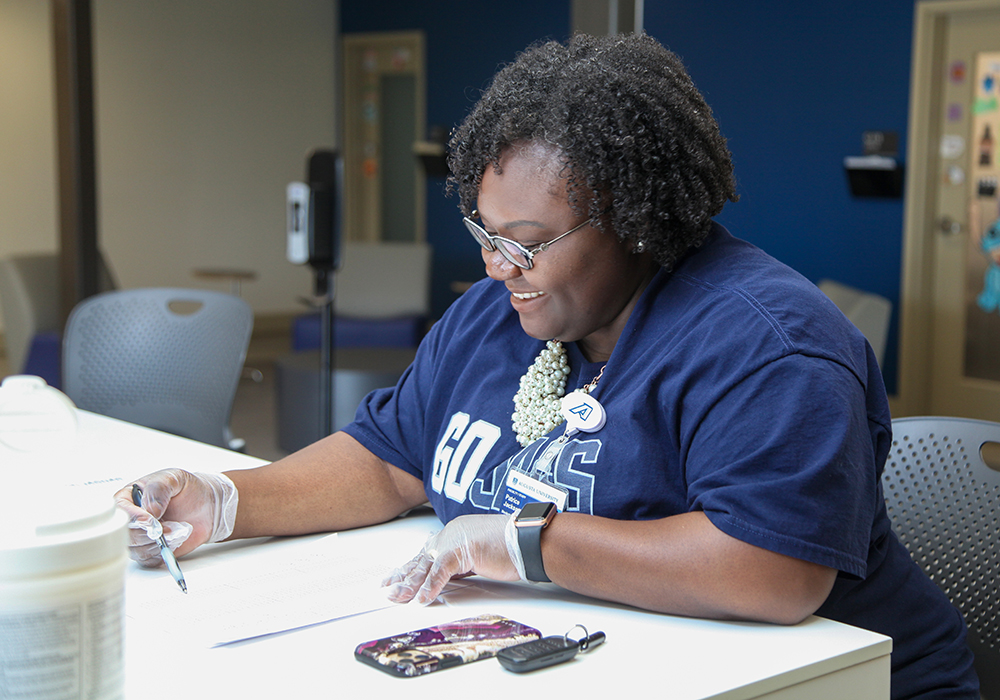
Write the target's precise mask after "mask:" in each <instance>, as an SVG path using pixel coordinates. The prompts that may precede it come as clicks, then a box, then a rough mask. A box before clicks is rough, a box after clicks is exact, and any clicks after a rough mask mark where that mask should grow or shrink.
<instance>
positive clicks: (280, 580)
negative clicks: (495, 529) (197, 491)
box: [126, 535, 393, 646]
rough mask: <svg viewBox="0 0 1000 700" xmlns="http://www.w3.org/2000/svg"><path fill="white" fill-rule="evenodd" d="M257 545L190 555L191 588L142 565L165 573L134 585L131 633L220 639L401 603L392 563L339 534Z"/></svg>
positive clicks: (208, 641)
mask: <svg viewBox="0 0 1000 700" xmlns="http://www.w3.org/2000/svg"><path fill="white" fill-rule="evenodd" d="M254 549H255V550H257V551H255V552H254V553H253V554H252V555H250V556H246V557H242V558H239V559H236V560H233V559H231V558H230V559H222V560H221V561H219V562H217V563H214V564H211V565H207V566H206V565H202V566H199V565H197V563H195V564H193V565H192V563H191V562H190V561H185V560H183V559H182V560H181V562H180V563H181V566H182V568H183V570H184V574H185V579H186V581H187V584H188V594H187V595H185V594H183V593H181V592H180V591H179V590H178V589H177V587H176V585H175V584H174V582H173V579H172V578H171V577H170V575H169V574H168V573H167V571H166V570H165V569H153V570H148V571H143V572H141V573H140V575H141V576H143V577H144V578H148V577H150V576H158V577H160V579H161V580H160V581H158V582H157V584H156V585H147V584H149V583H150V582H149V581H143V585H141V586H131V587H129V588H128V589H127V598H126V600H127V603H126V614H127V616H128V618H129V633H130V634H151V635H152V636H154V637H156V638H158V639H159V638H162V637H163V636H169V637H171V638H172V639H173V640H177V641H179V640H183V641H184V642H185V643H187V644H196V645H199V646H220V645H224V644H231V643H233V642H237V641H242V640H246V639H251V638H255V637H260V636H264V635H269V634H274V633H277V632H283V631H286V630H292V629H297V628H300V627H304V626H308V625H313V624H318V623H321V622H329V621H331V620H336V619H339V618H343V617H347V616H350V615H356V614H359V613H364V612H370V611H372V610H378V609H381V608H385V607H389V606H390V605H393V603H390V602H389V601H388V600H387V599H386V597H385V591H384V589H382V587H381V581H382V579H383V578H384V576H385V575H386V574H387V573H388V571H389V570H390V568H391V567H388V566H387V565H386V564H385V563H381V562H375V561H373V560H372V558H371V557H366V558H361V557H359V556H356V555H352V554H351V552H349V551H345V549H344V548H342V547H339V546H338V542H337V536H336V535H330V536H328V537H324V538H321V539H319V540H309V541H306V542H302V543H295V544H292V545H291V546H283V547H268V546H263V547H259V548H256V547H255V548H254ZM171 589H172V590H171Z"/></svg>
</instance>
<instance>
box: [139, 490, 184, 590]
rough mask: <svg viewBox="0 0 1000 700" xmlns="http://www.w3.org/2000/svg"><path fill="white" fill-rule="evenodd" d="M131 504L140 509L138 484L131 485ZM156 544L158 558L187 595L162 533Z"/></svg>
mask: <svg viewBox="0 0 1000 700" xmlns="http://www.w3.org/2000/svg"><path fill="white" fill-rule="evenodd" d="M132 502H133V503H134V504H136V505H137V506H139V507H140V508H142V489H141V488H139V484H132ZM157 543H158V544H159V545H160V556H162V557H163V563H165V564H166V565H167V569H169V570H170V575H171V576H173V577H174V581H176V582H177V585H178V586H180V587H181V590H182V591H184V592H185V593H187V592H188V587H187V583H185V582H184V574H182V573H181V567H179V566H178V565H177V558H176V557H175V556H174V553H173V552H172V551H171V550H170V547H168V546H167V539H166V538H165V537H164V536H163V534H162V531H161V533H160V539H158V540H157Z"/></svg>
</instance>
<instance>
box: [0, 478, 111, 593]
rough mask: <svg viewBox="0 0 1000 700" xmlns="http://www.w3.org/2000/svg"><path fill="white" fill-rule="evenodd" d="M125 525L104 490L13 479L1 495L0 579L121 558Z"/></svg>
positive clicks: (62, 571)
mask: <svg viewBox="0 0 1000 700" xmlns="http://www.w3.org/2000/svg"><path fill="white" fill-rule="evenodd" d="M8 487H9V488H8ZM127 523H128V516H126V515H125V513H124V512H122V511H121V510H119V509H118V508H116V507H115V505H114V501H113V499H112V496H111V495H110V494H108V493H107V492H105V491H95V490H94V489H93V487H71V486H65V487H50V486H47V485H45V484H44V483H43V482H39V481H36V480H31V481H28V480H14V481H13V482H12V483H9V484H7V486H5V488H4V493H3V494H2V495H0V581H12V580H19V579H26V578H33V577H38V576H48V575H54V574H61V573H70V572H72V571H76V570H79V569H85V568H88V567H92V566H99V565H101V564H104V563H106V562H109V561H113V560H115V559H118V558H120V557H122V556H123V555H124V553H125V548H126V537H127V534H126V533H127Z"/></svg>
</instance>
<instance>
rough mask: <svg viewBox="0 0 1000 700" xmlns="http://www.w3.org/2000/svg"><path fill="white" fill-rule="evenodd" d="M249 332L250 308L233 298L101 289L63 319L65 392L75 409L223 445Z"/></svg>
mask: <svg viewBox="0 0 1000 700" xmlns="http://www.w3.org/2000/svg"><path fill="white" fill-rule="evenodd" d="M252 329H253V312H252V311H251V309H250V306H249V305H248V304H247V303H246V302H245V301H243V300H242V299H240V298H238V297H235V296H232V295H230V294H221V293H219V292H211V291H204V290H195V289H161V288H153V289H131V290H123V291H116V292H108V293H105V294H98V295H96V296H93V297H90V298H89V299H86V300H84V301H83V302H81V303H80V304H78V305H77V306H76V308H74V309H73V312H72V313H71V314H70V317H69V320H68V321H67V323H66V331H65V334H64V344H63V384H64V387H63V389H64V391H65V392H66V394H67V395H69V397H70V398H71V399H72V400H73V401H74V402H75V403H76V405H77V406H78V407H79V408H81V409H84V410H87V411H93V412H94V413H100V414H102V415H106V416H111V417H113V418H119V419H122V420H125V421H129V422H131V423H137V424H139V425H144V426H147V427H150V428H155V429H157V430H163V431H165V432H169V433H173V434H175V435H181V436H183V437H187V438H191V439H193V440H198V441H200V442H206V443H209V444H212V445H217V446H219V447H228V446H229V440H230V438H231V435H230V431H229V418H230V414H231V412H232V406H233V399H234V398H235V396H236V388H237V385H238V383H239V379H240V374H241V372H242V369H243V361H244V359H245V358H246V352H247V347H248V346H249V343H250V333H251V331H252Z"/></svg>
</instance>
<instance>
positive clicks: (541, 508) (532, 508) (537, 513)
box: [516, 502, 556, 523]
mask: <svg viewBox="0 0 1000 700" xmlns="http://www.w3.org/2000/svg"><path fill="white" fill-rule="evenodd" d="M555 510H556V504H555V503H548V502H545V503H526V504H525V505H524V507H523V508H521V512H520V513H518V515H517V519H516V520H517V522H518V523H525V522H546V521H547V520H548V519H549V518H551V517H552V516H553V515H555V512H554V511H555Z"/></svg>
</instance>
